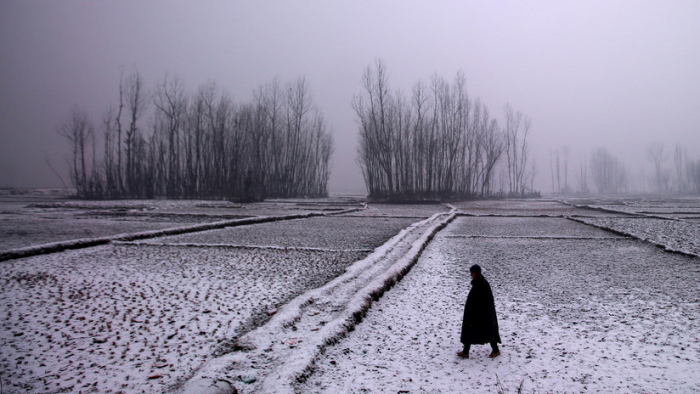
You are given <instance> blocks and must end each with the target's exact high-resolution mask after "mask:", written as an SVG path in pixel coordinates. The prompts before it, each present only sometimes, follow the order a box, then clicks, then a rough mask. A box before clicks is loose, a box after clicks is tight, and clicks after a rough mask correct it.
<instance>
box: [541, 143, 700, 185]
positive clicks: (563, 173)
mask: <svg viewBox="0 0 700 394" xmlns="http://www.w3.org/2000/svg"><path fill="white" fill-rule="evenodd" d="M644 157H645V158H646V160H647V162H649V163H650V164H651V165H652V168H653V171H652V172H651V173H644V171H643V170H642V169H637V170H636V171H632V170H631V169H630V167H629V166H628V165H625V164H624V163H623V161H622V160H620V159H619V158H617V157H615V156H614V155H613V154H612V153H610V151H608V150H607V149H606V148H603V147H599V148H597V149H595V150H594V151H593V152H592V153H591V155H590V158H589V161H588V165H587V163H586V160H585V159H584V158H582V157H580V156H579V163H577V164H576V165H575V167H574V168H572V169H571V170H572V171H570V161H571V148H569V147H567V146H564V147H562V148H560V149H556V150H553V151H551V152H550V169H551V171H550V172H551V174H552V191H553V193H554V194H559V195H567V194H589V193H591V192H592V191H593V190H592V189H591V187H590V184H591V183H592V185H593V186H595V191H596V192H597V193H600V194H647V193H656V194H675V195H700V159H696V160H694V159H692V158H691V157H689V155H688V151H687V149H686V148H685V147H684V146H682V145H681V144H676V145H675V147H674V148H673V150H672V151H670V150H668V149H667V148H666V146H665V145H664V144H663V143H661V142H653V143H650V144H649V145H647V148H646V149H645V152H644ZM570 173H571V175H573V177H571V175H570ZM589 174H590V175H589ZM570 179H571V180H572V182H570V181H569V180H570Z"/></svg>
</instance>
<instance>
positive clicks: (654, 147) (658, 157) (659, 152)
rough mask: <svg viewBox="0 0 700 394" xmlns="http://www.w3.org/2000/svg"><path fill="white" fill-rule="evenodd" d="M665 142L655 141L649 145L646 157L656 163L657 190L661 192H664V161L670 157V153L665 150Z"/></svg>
mask: <svg viewBox="0 0 700 394" xmlns="http://www.w3.org/2000/svg"><path fill="white" fill-rule="evenodd" d="M664 148H665V147H664V144H663V143H661V142H653V143H651V144H649V145H648V146H647V150H646V152H645V153H646V157H647V160H649V162H651V163H652V164H653V165H654V170H655V174H656V190H657V191H658V192H659V193H661V192H663V191H664V190H663V187H662V185H663V183H664V182H663V180H662V178H663V174H662V166H663V164H664V162H666V160H667V159H668V154H667V153H666V152H664Z"/></svg>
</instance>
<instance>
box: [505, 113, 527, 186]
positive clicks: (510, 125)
mask: <svg viewBox="0 0 700 394" xmlns="http://www.w3.org/2000/svg"><path fill="white" fill-rule="evenodd" d="M505 118H506V128H505V135H506V157H507V160H508V163H507V164H508V167H507V168H508V183H509V187H510V192H511V193H516V194H520V195H522V194H524V192H525V179H524V175H525V168H526V166H527V164H528V156H529V152H530V147H529V145H528V141H527V137H528V134H529V132H530V126H531V122H530V119H529V118H528V117H525V116H524V115H523V114H522V112H520V111H515V110H513V107H511V106H510V104H506V106H505Z"/></svg>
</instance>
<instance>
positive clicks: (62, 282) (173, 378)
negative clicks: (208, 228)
mask: <svg viewBox="0 0 700 394" xmlns="http://www.w3.org/2000/svg"><path fill="white" fill-rule="evenodd" d="M364 255H366V253H359V252H352V251H350V252H343V251H340V252H322V251H304V250H287V251H283V250H270V249H256V250H252V249H249V250H245V249H243V250H236V249H231V248H196V247H194V248H183V247H162V246H150V245H141V246H138V247H134V246H104V247H97V248H91V249H86V250H81V251H73V252H64V253H59V254H54V255H51V256H50V257H49V256H47V257H35V258H28V259H21V260H14V261H8V262H4V263H2V266H0V268H1V269H2V278H3V283H2V288H3V291H2V292H1V293H0V316H1V319H2V333H0V365H1V368H2V370H3V371H6V372H4V373H3V376H2V378H3V379H4V382H11V383H13V384H14V385H9V387H8V385H7V384H6V385H5V389H4V390H5V391H4V392H5V393H25V392H43V393H51V392H62V391H66V390H67V391H70V392H78V391H81V390H82V391H83V392H100V393H109V392H118V391H120V390H123V391H124V392H140V391H142V390H143V391H145V392H161V391H163V390H164V389H165V388H166V387H168V386H169V385H172V384H174V383H176V382H178V381H179V380H181V379H184V378H186V377H187V376H188V375H189V374H190V373H192V372H193V371H194V370H195V369H196V368H197V367H198V366H199V365H201V364H202V363H203V362H204V361H206V360H208V359H209V358H210V357H212V355H213V354H215V353H217V351H218V350H220V349H225V346H226V343H228V341H230V340H231V339H233V338H235V337H237V336H239V335H241V334H242V333H244V332H246V331H247V330H249V329H251V328H253V327H255V326H257V325H259V324H260V323H261V322H264V321H266V320H267V319H268V318H269V315H268V313H267V312H268V311H270V310H273V309H274V308H277V307H279V306H281V305H283V304H284V303H286V302H287V301H289V300H290V299H291V298H293V297H295V296H296V295H298V294H300V293H302V292H304V291H306V290H308V289H311V288H315V287H318V286H321V285H322V284H324V283H325V282H327V281H328V280H330V279H332V278H333V277H335V276H337V275H339V274H340V273H342V272H343V271H344V269H345V268H346V267H347V266H348V265H350V264H352V263H353V262H354V261H356V260H358V259H361V258H362V257H363V256H364ZM222 346H223V347H222ZM154 376H157V378H153V379H150V380H149V377H154Z"/></svg>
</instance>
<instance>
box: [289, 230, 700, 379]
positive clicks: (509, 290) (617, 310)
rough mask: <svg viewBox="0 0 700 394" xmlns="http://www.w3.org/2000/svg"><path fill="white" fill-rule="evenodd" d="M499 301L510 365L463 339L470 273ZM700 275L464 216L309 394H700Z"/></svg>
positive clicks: (333, 358)
mask: <svg viewBox="0 0 700 394" xmlns="http://www.w3.org/2000/svg"><path fill="white" fill-rule="evenodd" d="M473 263H479V264H480V265H481V266H482V267H484V269H485V276H486V278H487V279H488V280H489V281H490V283H491V285H492V287H493V290H494V294H495V297H496V304H497V310H498V314H499V320H500V329H501V337H502V339H503V344H502V346H501V349H502V356H501V357H499V358H496V359H494V360H491V359H489V358H488V357H487V355H488V353H489V352H490V349H489V348H488V346H475V347H474V348H473V350H472V358H471V359H468V360H462V359H459V358H457V357H456V355H455V353H456V352H457V351H458V350H460V348H461V345H460V343H459V339H458V338H459V329H460V324H461V314H462V308H463V305H464V300H465V299H466V295H467V292H468V291H469V287H470V285H469V279H468V267H469V266H470V265H471V264H473ZM698 283H700V264H698V261H697V259H693V258H689V257H684V256H679V255H674V254H670V253H665V252H663V251H661V250H660V249H658V248H655V247H653V246H650V245H648V244H645V243H643V242H640V241H638V240H635V239H632V238H625V237H620V236H616V235H613V234H611V233H607V232H605V231H602V230H599V229H594V228H592V227H590V226H586V225H583V224H580V223H575V222H573V221H569V220H567V219H565V218H557V217H551V218H536V217H520V218H514V217H502V218H499V217H489V218H485V217H460V218H458V219H456V220H455V221H454V222H452V223H451V224H450V225H449V226H448V227H447V228H446V229H445V230H443V231H442V232H440V233H439V234H438V235H437V236H436V237H435V239H434V240H433V242H432V243H431V244H430V245H429V246H428V247H427V249H426V250H425V252H424V253H423V255H422V257H421V258H420V259H419V261H418V263H417V264H416V265H415V266H414V267H413V269H412V270H411V272H409V274H408V275H406V277H405V278H404V279H403V280H402V281H401V282H400V283H399V284H397V286H396V287H395V288H393V289H392V290H391V291H390V292H388V293H386V294H385V295H384V297H383V298H382V299H381V300H379V301H378V302H377V303H376V304H375V305H374V306H373V307H372V309H371V310H370V312H369V313H368V315H367V317H366V319H365V320H364V321H363V322H362V324H360V325H358V326H357V328H356V330H355V331H354V332H352V333H351V334H350V335H349V336H348V337H347V338H346V339H344V340H342V341H340V342H339V343H338V344H337V345H335V346H333V347H330V348H328V349H327V351H326V354H325V356H324V358H323V359H322V360H320V361H319V362H317V363H316V370H315V373H314V374H313V375H311V377H310V378H309V379H308V380H307V381H306V382H305V383H303V384H300V385H298V386H297V388H296V389H297V392H303V393H316V392H319V393H321V392H323V393H333V392H343V393H367V392H371V393H397V392H398V393H453V392H488V393H496V392H498V390H499V383H500V384H501V385H502V388H504V389H505V390H507V391H508V392H517V390H518V387H519V386H520V385H521V384H522V387H523V389H524V392H526V393H531V392H572V393H579V392H669V391H672V392H696V391H698V390H700V375H698V374H697V365H698V363H699V361H700V320H699V319H698V311H700V296H699V295H698V294H700V293H699V292H698V290H699V289H698V286H699V285H698Z"/></svg>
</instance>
